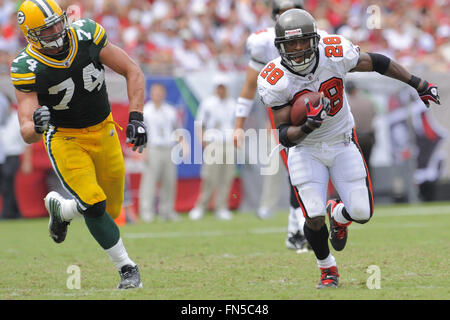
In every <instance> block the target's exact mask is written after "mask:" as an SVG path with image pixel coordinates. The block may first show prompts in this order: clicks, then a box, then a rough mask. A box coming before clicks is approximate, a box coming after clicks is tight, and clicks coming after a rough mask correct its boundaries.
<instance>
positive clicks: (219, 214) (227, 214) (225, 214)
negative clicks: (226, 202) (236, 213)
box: [216, 209, 233, 220]
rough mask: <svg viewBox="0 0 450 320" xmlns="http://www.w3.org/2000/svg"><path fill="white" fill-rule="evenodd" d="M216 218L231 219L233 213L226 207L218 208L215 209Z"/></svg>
mask: <svg viewBox="0 0 450 320" xmlns="http://www.w3.org/2000/svg"><path fill="white" fill-rule="evenodd" d="M216 218H217V219H219V220H231V219H233V213H231V211H230V210H227V209H220V210H217V211H216Z"/></svg>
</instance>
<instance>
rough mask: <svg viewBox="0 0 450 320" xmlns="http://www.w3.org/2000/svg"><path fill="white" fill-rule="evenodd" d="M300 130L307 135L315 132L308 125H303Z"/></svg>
mask: <svg viewBox="0 0 450 320" xmlns="http://www.w3.org/2000/svg"><path fill="white" fill-rule="evenodd" d="M300 129H301V130H302V131H303V132H304V133H306V134H310V133H311V132H313V131H314V130H313V129H311V128H310V127H309V126H308V125H307V124H306V123H305V124H303V125H302V126H301V127H300Z"/></svg>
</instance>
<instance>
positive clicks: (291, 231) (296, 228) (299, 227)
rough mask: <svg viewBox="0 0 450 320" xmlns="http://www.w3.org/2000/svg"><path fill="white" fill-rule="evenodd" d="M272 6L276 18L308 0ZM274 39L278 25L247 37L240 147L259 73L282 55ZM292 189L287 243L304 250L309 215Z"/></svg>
mask: <svg viewBox="0 0 450 320" xmlns="http://www.w3.org/2000/svg"><path fill="white" fill-rule="evenodd" d="M271 6H272V19H273V20H274V21H276V19H277V18H278V16H279V15H280V14H281V13H283V12H285V11H287V10H289V9H294V8H298V9H303V8H304V3H303V0H273V1H272V2H271ZM319 33H321V35H325V34H326V32H325V31H319ZM274 40H275V29H274V28H273V27H271V28H267V29H265V30H262V31H257V32H255V33H253V34H251V35H250V36H249V37H248V39H247V50H248V52H249V54H250V61H249V63H248V67H247V74H246V78H245V82H244V85H243V86H242V89H241V93H240V96H239V98H238V103H237V105H236V114H235V116H236V120H235V126H234V133H233V141H234V144H235V146H236V147H237V146H239V145H240V144H241V143H242V141H243V135H244V131H243V128H244V123H245V120H246V119H247V117H248V115H249V113H250V111H251V107H252V105H253V99H254V96H255V93H256V86H257V79H258V74H259V72H260V71H261V70H262V68H263V67H264V66H265V65H266V64H267V63H268V62H269V61H271V60H272V59H275V58H277V57H279V56H280V53H279V51H278V49H277V48H276V47H275V43H274ZM268 112H269V118H270V119H273V117H272V111H271V110H270V109H269V110H268ZM272 126H273V123H272ZM281 157H282V158H283V160H284V162H285V165H287V154H286V152H285V151H282V153H281ZM290 190H291V191H290V192H291V195H290V213H289V225H288V234H287V236H286V241H285V243H286V246H287V248H289V249H293V250H298V251H299V252H302V251H304V250H305V249H307V248H308V247H309V245H308V243H307V241H306V239H305V236H304V234H303V225H304V223H305V219H304V217H303V214H302V212H301V208H300V204H299V201H298V196H297V195H296V194H295V189H294V188H293V187H292V186H290ZM258 216H259V217H260V218H262V219H264V218H265V217H264V213H263V212H260V211H259V210H258Z"/></svg>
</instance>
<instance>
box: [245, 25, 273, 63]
mask: <svg viewBox="0 0 450 320" xmlns="http://www.w3.org/2000/svg"><path fill="white" fill-rule="evenodd" d="M274 40H275V32H274V29H273V28H267V29H264V30H262V31H257V32H254V33H252V34H251V35H250V36H249V37H248V39H247V50H248V52H249V54H250V57H251V59H252V60H254V61H256V62H259V63H262V64H266V63H267V54H268V52H269V51H270V48H271V47H273V46H274Z"/></svg>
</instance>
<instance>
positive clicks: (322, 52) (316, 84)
mask: <svg viewBox="0 0 450 320" xmlns="http://www.w3.org/2000/svg"><path fill="white" fill-rule="evenodd" d="M318 59H319V61H318V65H317V67H316V68H315V70H313V72H311V73H310V74H308V75H306V76H301V75H298V74H295V73H292V72H291V71H289V69H287V68H286V67H284V66H283V65H282V64H281V57H278V58H276V59H274V60H272V61H270V62H269V63H268V64H267V65H266V66H265V68H264V69H262V71H261V72H260V74H259V76H258V92H259V95H260V96H261V99H262V101H263V103H264V105H266V106H270V107H271V108H273V109H280V108H283V107H285V106H287V105H290V104H292V102H293V100H294V98H295V97H296V96H299V95H302V94H304V93H306V92H321V91H322V92H323V93H324V95H325V97H327V98H329V99H330V101H331V110H330V115H329V116H327V117H326V118H325V120H324V121H323V123H322V126H320V128H318V129H316V130H314V131H313V132H312V133H310V134H309V135H308V136H307V137H306V138H305V139H304V140H303V141H302V142H301V143H300V144H302V143H308V144H310V143H315V142H320V141H325V142H326V141H327V140H330V139H332V138H333V137H336V136H337V135H339V134H344V133H347V132H349V131H351V130H352V128H353V126H354V120H353V115H352V114H351V111H350V106H349V105H348V102H347V97H346V95H345V91H344V78H345V75H346V74H347V72H349V71H350V70H351V69H353V68H354V67H355V66H356V64H357V63H358V59H359V47H358V46H355V45H353V44H352V43H351V42H349V41H348V40H346V39H345V38H344V37H342V36H339V35H326V36H325V37H321V39H320V41H319V55H318Z"/></svg>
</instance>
